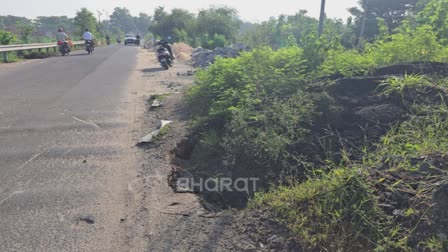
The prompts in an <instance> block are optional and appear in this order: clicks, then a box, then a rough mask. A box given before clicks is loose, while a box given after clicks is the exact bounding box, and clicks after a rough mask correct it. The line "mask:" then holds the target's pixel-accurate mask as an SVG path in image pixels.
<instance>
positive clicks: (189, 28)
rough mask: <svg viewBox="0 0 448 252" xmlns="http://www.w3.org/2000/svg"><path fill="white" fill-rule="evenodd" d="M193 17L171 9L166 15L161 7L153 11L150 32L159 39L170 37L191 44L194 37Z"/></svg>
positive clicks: (185, 11)
mask: <svg viewBox="0 0 448 252" xmlns="http://www.w3.org/2000/svg"><path fill="white" fill-rule="evenodd" d="M195 28H196V18H195V16H194V15H193V14H192V13H190V12H188V11H187V10H183V9H173V10H171V13H169V14H168V13H167V12H166V11H165V9H164V8H163V7H159V8H157V9H156V10H155V11H154V18H153V22H152V23H151V26H150V31H151V32H152V33H153V34H154V35H156V36H158V37H161V38H164V39H168V37H172V38H173V40H176V41H184V42H187V43H192V42H193V40H194V38H195V35H196V31H195Z"/></svg>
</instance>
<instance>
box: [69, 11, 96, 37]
mask: <svg viewBox="0 0 448 252" xmlns="http://www.w3.org/2000/svg"><path fill="white" fill-rule="evenodd" d="M74 25H75V35H77V36H82V34H83V33H84V31H85V29H89V31H90V32H91V33H93V34H96V33H97V20H96V18H95V15H94V14H93V13H92V12H90V11H89V10H87V9H86V8H82V9H81V10H80V11H78V12H76V16H75V19H74Z"/></svg>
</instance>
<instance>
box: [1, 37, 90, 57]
mask: <svg viewBox="0 0 448 252" xmlns="http://www.w3.org/2000/svg"><path fill="white" fill-rule="evenodd" d="M73 45H74V46H79V45H84V41H74V42H73ZM58 47H59V46H58V45H57V44H56V43H41V44H22V45H0V52H1V53H3V61H4V62H8V52H14V51H26V50H29V51H31V50H36V49H37V50H39V51H41V50H42V49H46V51H47V52H49V50H50V48H54V49H55V51H56V48H58Z"/></svg>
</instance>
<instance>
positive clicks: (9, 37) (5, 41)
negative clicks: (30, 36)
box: [0, 30, 15, 45]
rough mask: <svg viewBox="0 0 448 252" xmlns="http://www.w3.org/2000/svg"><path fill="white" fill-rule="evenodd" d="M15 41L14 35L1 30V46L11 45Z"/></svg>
mask: <svg viewBox="0 0 448 252" xmlns="http://www.w3.org/2000/svg"><path fill="white" fill-rule="evenodd" d="M14 40H15V36H14V34H12V33H11V32H8V31H3V30H0V44H1V45H9V44H10V43H11V42H13V41H14Z"/></svg>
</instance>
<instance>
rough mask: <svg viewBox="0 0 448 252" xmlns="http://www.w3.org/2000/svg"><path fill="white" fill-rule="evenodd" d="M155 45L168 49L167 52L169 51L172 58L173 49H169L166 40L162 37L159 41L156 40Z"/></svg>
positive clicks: (172, 58)
mask: <svg viewBox="0 0 448 252" xmlns="http://www.w3.org/2000/svg"><path fill="white" fill-rule="evenodd" d="M156 45H160V46H162V47H164V48H166V49H167V50H168V52H170V58H171V60H174V55H173V51H172V50H171V46H170V45H169V43H168V41H166V40H163V39H162V40H160V41H159V42H157V43H156Z"/></svg>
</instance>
